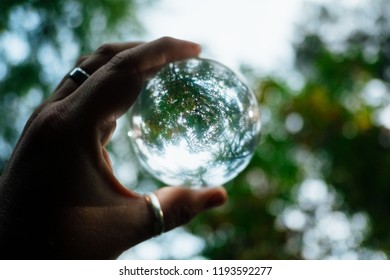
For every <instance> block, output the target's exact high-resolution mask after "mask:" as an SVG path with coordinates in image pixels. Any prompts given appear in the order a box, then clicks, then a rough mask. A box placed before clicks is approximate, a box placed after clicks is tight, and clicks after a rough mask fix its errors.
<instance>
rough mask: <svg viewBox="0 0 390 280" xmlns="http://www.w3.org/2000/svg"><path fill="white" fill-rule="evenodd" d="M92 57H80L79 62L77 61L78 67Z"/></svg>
mask: <svg viewBox="0 0 390 280" xmlns="http://www.w3.org/2000/svg"><path fill="white" fill-rule="evenodd" d="M89 57H90V56H89V55H83V56H80V57H79V58H78V59H77V61H76V65H77V66H79V65H80V64H81V63H83V62H84V61H85V60H87V59H88V58H89Z"/></svg>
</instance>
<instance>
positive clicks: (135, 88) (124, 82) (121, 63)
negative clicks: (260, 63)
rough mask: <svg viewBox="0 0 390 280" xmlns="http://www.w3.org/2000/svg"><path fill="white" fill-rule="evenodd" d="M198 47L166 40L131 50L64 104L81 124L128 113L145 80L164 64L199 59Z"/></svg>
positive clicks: (84, 84)
mask: <svg viewBox="0 0 390 280" xmlns="http://www.w3.org/2000/svg"><path fill="white" fill-rule="evenodd" d="M199 53H200V46H199V45H198V44H195V43H192V42H189V41H183V40H178V39H173V38H169V37H164V38H161V39H158V40H155V41H152V42H150V43H145V44H143V45H140V46H137V47H134V48H132V49H127V50H125V51H122V52H120V53H118V54H117V55H115V56H114V57H113V58H112V59H111V60H110V61H109V62H108V63H107V64H105V65H104V66H102V67H101V68H99V69H98V70H97V71H96V72H95V73H94V75H93V76H91V77H90V78H89V79H88V80H87V81H86V82H84V83H83V84H82V85H81V86H80V87H79V88H78V89H77V90H76V91H75V92H74V93H73V94H72V95H70V96H68V97H67V98H66V99H65V100H64V101H65V102H66V103H67V104H66V105H67V106H71V107H72V108H73V110H71V111H72V112H73V114H76V115H78V116H76V118H78V120H80V121H88V122H93V123H95V124H96V123H99V122H101V121H105V120H107V119H112V118H113V117H114V118H115V119H117V118H118V117H120V116H121V115H122V114H123V113H124V112H126V111H127V110H128V109H129V108H130V106H131V105H132V103H133V102H134V101H135V99H136V98H137V96H138V93H139V91H140V89H141V87H142V84H143V83H144V82H145V80H146V79H147V78H148V77H150V75H151V74H153V73H154V72H156V71H157V70H159V69H161V68H162V67H163V66H164V65H166V64H168V63H170V62H173V61H176V60H181V59H186V58H190V57H194V56H197V55H198V54H199Z"/></svg>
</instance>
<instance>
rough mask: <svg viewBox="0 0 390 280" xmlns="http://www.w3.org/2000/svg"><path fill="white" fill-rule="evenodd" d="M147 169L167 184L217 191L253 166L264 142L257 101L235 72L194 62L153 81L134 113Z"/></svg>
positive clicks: (133, 130)
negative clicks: (219, 187) (257, 147)
mask: <svg viewBox="0 0 390 280" xmlns="http://www.w3.org/2000/svg"><path fill="white" fill-rule="evenodd" d="M129 120H130V131H129V133H128V135H129V137H130V138H131V143H132V146H133V148H134V151H135V154H136V156H137V158H138V160H139V162H140V163H141V165H142V166H143V167H144V168H145V169H146V171H148V172H149V173H150V174H151V175H153V176H154V177H156V178H157V179H159V180H160V181H162V182H163V183H165V184H167V185H174V186H178V185H181V186H217V185H222V184H224V183H226V182H228V181H230V180H231V179H233V178H234V177H235V176H237V175H238V174H239V173H240V172H241V171H242V170H243V169H244V168H245V167H246V166H247V165H248V163H249V161H250V159H251V158H252V155H253V153H254V151H255V148H256V146H257V144H258V142H259V138H260V128H261V123H260V112H259V106H258V104H257V99H256V97H255V95H254V94H253V92H252V91H251V90H250V89H249V88H248V86H246V85H245V83H244V82H242V80H241V79H240V78H239V77H238V76H237V75H236V74H235V73H234V72H233V71H231V70H230V69H228V68H227V67H226V66H223V65H222V64H220V63H218V62H216V61H213V60H209V59H200V58H192V59H188V60H183V61H179V62H174V63H171V64H169V65H167V66H166V67H165V68H163V69H162V70H161V71H160V72H158V73H157V74H156V75H155V76H154V77H153V78H152V79H150V80H149V81H148V82H147V83H146V85H145V86H144V88H143V89H142V90H141V93H140V95H139V96H138V98H137V100H136V101H135V103H134V104H133V106H132V107H131V109H130V112H129Z"/></svg>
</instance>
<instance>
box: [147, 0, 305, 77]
mask: <svg viewBox="0 0 390 280" xmlns="http://www.w3.org/2000/svg"><path fill="white" fill-rule="evenodd" d="M302 2H303V0H288V1H286V0H284V1H282V0H276V1H275V0H212V1H210V0H197V1H190V0H184V1H183V0H159V1H157V2H156V3H155V4H153V5H151V6H150V8H147V9H145V10H144V12H143V13H142V14H141V18H142V19H143V24H144V25H145V27H146V29H147V31H148V35H147V39H154V38H157V37H161V36H164V35H169V36H173V37H178V38H182V39H188V40H192V41H195V42H197V43H200V44H201V45H202V46H203V56H207V57H209V58H213V59H215V60H218V61H220V62H222V63H223V64H225V65H227V66H230V67H232V68H233V69H235V70H237V69H238V67H239V64H240V63H245V64H250V65H251V66H253V67H254V68H256V69H260V70H275V69H276V68H280V66H281V65H285V64H286V63H288V62H289V61H290V57H291V44H290V41H291V38H292V35H293V30H294V24H293V23H294V22H295V21H296V19H297V18H298V15H299V13H300V11H301V9H300V7H301V4H302ZM286 4H287V5H286Z"/></svg>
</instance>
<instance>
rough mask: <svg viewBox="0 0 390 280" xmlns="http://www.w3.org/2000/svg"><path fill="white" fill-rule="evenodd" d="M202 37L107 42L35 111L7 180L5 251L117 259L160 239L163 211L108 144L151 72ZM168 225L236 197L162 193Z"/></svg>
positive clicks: (0, 252)
mask: <svg viewBox="0 0 390 280" xmlns="http://www.w3.org/2000/svg"><path fill="white" fill-rule="evenodd" d="M199 52H200V47H199V46H198V45H196V44H194V43H191V42H187V41H181V40H176V39H172V38H161V39H159V40H156V41H152V42H150V43H120V44H109V45H103V46H102V47H100V48H99V49H98V50H97V51H96V52H95V53H94V54H92V55H90V56H85V57H83V58H81V59H80V60H79V62H78V63H77V65H78V66H79V67H81V68H82V69H84V70H85V71H86V72H87V73H89V74H90V75H91V76H90V77H89V78H88V79H87V80H86V81H85V82H84V83H83V84H81V85H80V86H79V85H77V84H76V83H75V82H74V81H73V80H71V79H69V77H65V78H64V79H63V81H62V82H61V83H60V85H59V86H58V87H57V89H56V90H55V92H54V93H53V94H52V95H51V96H50V97H49V98H48V99H47V100H46V101H45V102H44V103H43V104H42V105H40V106H39V107H38V108H37V109H36V110H35V111H34V113H33V114H32V116H31V117H30V119H29V121H28V122H27V124H26V126H25V129H24V131H23V133H22V135H21V137H20V140H19V142H18V144H17V146H16V148H15V150H14V153H13V155H12V157H11V159H10V160H9V163H8V166H7V168H6V169H5V171H4V173H3V175H2V176H1V179H0V180H1V181H0V258H2V259H53V258H54V259H84V258H86V259H109V258H115V257H117V256H118V255H119V254H120V253H121V252H122V251H124V250H126V249H128V248H130V247H131V246H134V245H136V244H138V243H140V242H142V241H144V240H146V239H148V238H150V237H152V236H153V233H154V223H155V217H154V215H153V212H152V210H151V208H150V205H148V203H147V202H146V200H145V199H144V197H143V196H142V195H139V194H137V193H135V192H132V191H130V190H128V189H126V188H125V187H124V186H123V185H122V184H121V183H120V182H119V181H118V180H117V179H116V177H115V176H114V174H113V170H112V168H111V164H110V161H109V157H108V153H107V151H106V148H105V147H106V145H107V144H108V142H109V140H110V138H111V135H112V133H113V131H114V130H115V126H116V120H117V119H118V118H119V117H120V116H121V115H123V114H124V113H125V112H126V111H127V110H128V109H129V108H130V106H131V105H132V103H133V102H134V100H135V99H136V97H137V95H138V93H139V91H140V89H141V86H142V85H143V83H144V82H145V80H146V79H147V78H148V77H150V75H151V74H153V73H155V72H156V71H158V70H159V69H161V68H162V67H163V66H164V65H166V64H167V63H169V62H172V61H176V60H181V59H185V58H190V57H193V56H197V55H198V54H199ZM155 194H156V196H157V197H158V200H159V201H160V204H161V208H162V210H163V212H164V224H165V230H170V229H173V228H175V227H177V226H180V225H183V224H185V223H187V222H188V221H189V220H191V219H192V218H193V217H195V216H196V215H197V214H198V213H200V212H202V211H203V210H206V209H208V208H211V207H215V206H218V205H221V204H223V203H224V202H225V201H226V192H225V190H224V189H223V188H204V189H199V190H194V189H189V188H182V187H166V188H162V189H159V190H157V191H156V192H155Z"/></svg>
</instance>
